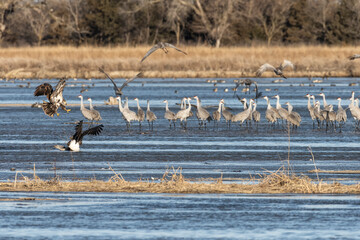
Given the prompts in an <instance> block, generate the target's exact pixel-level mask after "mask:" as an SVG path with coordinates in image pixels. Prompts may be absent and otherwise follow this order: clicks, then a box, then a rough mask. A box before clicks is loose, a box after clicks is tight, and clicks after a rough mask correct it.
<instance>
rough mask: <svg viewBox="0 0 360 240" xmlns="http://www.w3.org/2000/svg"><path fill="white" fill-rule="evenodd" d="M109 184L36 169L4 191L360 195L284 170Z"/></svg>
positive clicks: (358, 187) (358, 190) (173, 174)
mask: <svg viewBox="0 0 360 240" xmlns="http://www.w3.org/2000/svg"><path fill="white" fill-rule="evenodd" d="M113 173H114V175H113V176H112V177H111V178H110V179H109V180H108V181H99V180H96V179H93V180H90V181H63V180H61V179H60V178H58V177H55V178H53V179H51V180H42V179H40V178H39V177H38V176H37V175H36V173H35V169H34V173H33V174H32V177H27V176H22V180H20V181H19V180H18V179H17V178H18V177H17V175H18V173H16V177H15V180H14V181H9V182H2V183H0V191H29V192H31V191H45V192H60V191H65V192H132V193H133V192H135V193H136V192H148V193H192V194H194V193H202V194H205V193H218V194H220V193H245V194H259V193H267V194H280V193H299V194H360V184H353V185H344V184H340V183H338V182H335V181H334V182H332V183H327V182H323V181H322V180H319V181H314V180H312V179H310V178H309V177H307V176H305V175H301V176H296V175H294V174H290V173H289V172H288V170H286V169H285V168H284V167H282V168H280V169H279V170H278V171H276V172H264V174H263V175H260V178H259V179H257V180H255V179H254V178H251V179H248V180H246V181H243V183H224V182H223V180H224V179H223V178H222V177H220V178H218V179H213V180H212V181H210V182H209V181H207V182H202V181H190V180H188V179H186V178H185V177H184V175H183V174H182V172H181V169H176V170H175V169H172V170H167V171H166V172H165V173H164V175H163V177H162V178H161V179H159V180H156V181H150V180H139V181H137V182H130V181H126V180H125V179H124V178H123V177H122V176H121V174H118V173H116V172H114V171H113Z"/></svg>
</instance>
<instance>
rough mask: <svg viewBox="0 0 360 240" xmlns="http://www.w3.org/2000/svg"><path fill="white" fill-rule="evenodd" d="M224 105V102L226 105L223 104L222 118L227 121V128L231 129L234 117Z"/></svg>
mask: <svg viewBox="0 0 360 240" xmlns="http://www.w3.org/2000/svg"><path fill="white" fill-rule="evenodd" d="M224 104H225V101H224V103H223V104H222V107H221V113H222V116H223V117H224V119H225V121H226V125H227V127H228V128H230V124H231V119H232V117H233V114H232V113H231V112H230V111H228V110H226V108H225V105H224Z"/></svg>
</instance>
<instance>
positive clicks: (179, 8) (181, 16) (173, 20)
mask: <svg viewBox="0 0 360 240" xmlns="http://www.w3.org/2000/svg"><path fill="white" fill-rule="evenodd" d="M188 12H189V8H188V7H186V6H184V5H183V4H181V3H179V1H177V0H173V1H171V3H170V7H169V11H168V12H167V16H166V20H167V22H168V23H169V24H170V27H171V29H172V30H173V31H174V32H175V35H176V45H179V43H180V34H181V27H182V26H183V27H184V25H185V18H186V17H187V15H188Z"/></svg>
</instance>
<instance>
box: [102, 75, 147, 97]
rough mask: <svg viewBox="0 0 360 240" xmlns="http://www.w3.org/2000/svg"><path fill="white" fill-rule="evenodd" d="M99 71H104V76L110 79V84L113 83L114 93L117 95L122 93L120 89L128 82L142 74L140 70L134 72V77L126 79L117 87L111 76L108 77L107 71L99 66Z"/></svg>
mask: <svg viewBox="0 0 360 240" xmlns="http://www.w3.org/2000/svg"><path fill="white" fill-rule="evenodd" d="M99 71H100V72H102V73H104V74H105V76H106V77H107V78H108V79H110V81H111V82H112V84H113V85H114V91H115V95H117V96H122V95H123V93H122V90H123V89H124V87H126V86H127V85H128V84H129V83H130V82H132V81H134V80H135V79H136V78H138V77H141V75H142V72H139V73H138V74H136V75H135V76H134V77H132V78H130V79H128V80H126V81H125V82H124V83H123V85H121V87H120V88H118V87H117V86H116V83H115V81H114V79H112V78H111V77H110V75H109V74H107V73H106V72H105V71H104V69H102V68H99Z"/></svg>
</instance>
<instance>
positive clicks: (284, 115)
mask: <svg viewBox="0 0 360 240" xmlns="http://www.w3.org/2000/svg"><path fill="white" fill-rule="evenodd" d="M274 98H276V99H277V101H276V110H277V111H278V113H279V115H280V117H281V120H282V122H283V123H284V120H287V118H288V115H289V111H286V110H285V109H284V108H282V107H281V104H280V96H279V95H275V96H274Z"/></svg>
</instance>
